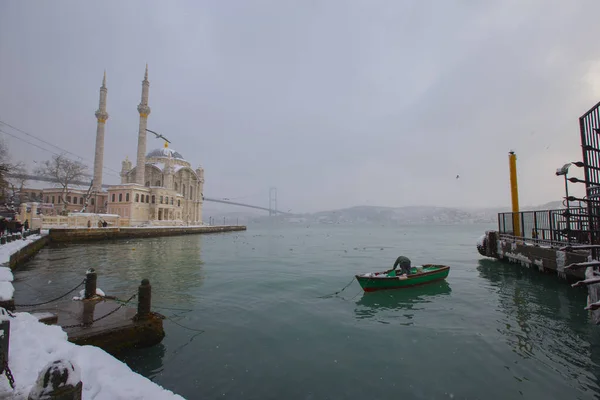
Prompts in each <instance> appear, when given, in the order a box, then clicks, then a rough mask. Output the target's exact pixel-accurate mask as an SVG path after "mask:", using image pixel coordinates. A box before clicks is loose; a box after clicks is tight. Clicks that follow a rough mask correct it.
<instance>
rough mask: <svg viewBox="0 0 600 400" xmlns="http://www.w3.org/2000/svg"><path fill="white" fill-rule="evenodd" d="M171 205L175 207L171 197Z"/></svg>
mask: <svg viewBox="0 0 600 400" xmlns="http://www.w3.org/2000/svg"><path fill="white" fill-rule="evenodd" d="M171 205H173V198H172V197H171Z"/></svg>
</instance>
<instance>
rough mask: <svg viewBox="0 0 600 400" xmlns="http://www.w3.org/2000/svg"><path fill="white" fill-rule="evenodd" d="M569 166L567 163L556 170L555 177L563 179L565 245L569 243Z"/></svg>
mask: <svg viewBox="0 0 600 400" xmlns="http://www.w3.org/2000/svg"><path fill="white" fill-rule="evenodd" d="M570 166H571V163H567V164H565V165H563V166H562V167H561V168H558V169H557V170H556V176H561V175H562V176H564V177H565V199H566V200H567V243H571V210H570V207H569V180H568V178H567V175H568V174H569V167H570Z"/></svg>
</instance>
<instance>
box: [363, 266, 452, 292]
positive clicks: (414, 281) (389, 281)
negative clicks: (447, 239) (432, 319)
mask: <svg viewBox="0 0 600 400" xmlns="http://www.w3.org/2000/svg"><path fill="white" fill-rule="evenodd" d="M423 267H424V271H423V272H422V273H416V274H411V275H408V277H407V278H406V279H400V277H398V276H375V277H374V276H365V275H356V280H357V281H358V283H359V284H360V286H361V287H362V289H363V290H364V291H365V292H375V291H378V290H390V289H406V288H410V287H415V286H421V285H427V284H429V283H433V282H438V281H441V280H444V279H446V278H447V277H448V274H449V273H450V267H448V266H445V265H423Z"/></svg>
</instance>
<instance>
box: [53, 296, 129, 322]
mask: <svg viewBox="0 0 600 400" xmlns="http://www.w3.org/2000/svg"><path fill="white" fill-rule="evenodd" d="M135 296H137V293H136V294H134V295H133V296H131V297H130V298H129V299H127V300H126V301H125V302H123V303H122V304H121V305H119V306H117V307H116V308H115V309H114V310H112V311H110V312H109V313H107V314H104V315H103V316H101V317H100V318H96V319H94V320H92V321H91V322H89V323H84V322H82V323H79V324H74V325H67V326H62V327H61V328H63V329H69V328H79V327H83V326H86V325H91V324H93V323H94V322H97V321H100V320H101V319H104V318H106V317H108V316H109V315H112V314H114V313H116V312H117V311H119V309H121V307H123V306H125V305H127V303H129V302H130V301H131V300H133V298H134V297H135Z"/></svg>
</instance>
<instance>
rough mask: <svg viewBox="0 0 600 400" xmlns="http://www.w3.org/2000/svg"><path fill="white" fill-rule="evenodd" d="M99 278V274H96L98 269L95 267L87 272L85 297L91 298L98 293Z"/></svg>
mask: <svg viewBox="0 0 600 400" xmlns="http://www.w3.org/2000/svg"><path fill="white" fill-rule="evenodd" d="M97 279H98V275H96V271H95V270H94V268H90V269H88V270H87V272H86V273H85V298H86V299H91V298H92V297H94V296H95V295H96V281H97Z"/></svg>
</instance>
